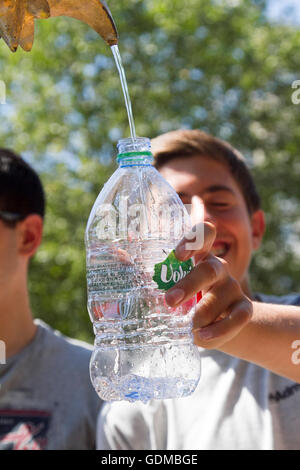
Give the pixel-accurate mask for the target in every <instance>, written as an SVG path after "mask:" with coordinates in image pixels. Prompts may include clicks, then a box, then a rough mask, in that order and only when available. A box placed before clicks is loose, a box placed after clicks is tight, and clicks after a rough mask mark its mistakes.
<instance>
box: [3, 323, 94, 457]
mask: <svg viewBox="0 0 300 470" xmlns="http://www.w3.org/2000/svg"><path fill="white" fill-rule="evenodd" d="M35 323H36V324H37V326H38V328H37V333H36V335H35V337H34V339H33V341H32V342H31V343H30V344H29V345H28V346H26V347H25V348H24V349H23V350H22V351H21V352H20V353H18V354H17V355H15V356H13V357H11V358H9V359H8V361H7V363H6V364H5V365H1V364H0V449H14V450H16V449H19V450H21V449H23V450H24V449H51V450H68V449H93V448H95V433H96V422H97V415H98V413H99V411H100V407H101V405H102V401H101V400H100V398H99V397H98V396H97V394H96V392H95V391H94V389H93V387H92V384H91V381H90V377H89V360H90V355H91V346H90V345H88V344H86V343H84V342H81V341H76V340H71V339H70V338H66V337H65V336H63V335H62V334H60V333H59V332H57V331H54V330H52V329H51V328H50V327H49V326H48V325H46V324H45V323H44V322H42V321H41V320H35Z"/></svg>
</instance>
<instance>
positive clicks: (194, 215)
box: [191, 196, 215, 225]
mask: <svg viewBox="0 0 300 470" xmlns="http://www.w3.org/2000/svg"><path fill="white" fill-rule="evenodd" d="M191 219H192V224H193V225H196V224H198V223H199V222H212V223H213V224H214V223H215V219H214V217H213V215H212V214H211V213H210V212H209V210H208V208H207V206H206V205H205V203H204V201H203V199H202V198H201V197H200V196H193V197H192V200H191Z"/></svg>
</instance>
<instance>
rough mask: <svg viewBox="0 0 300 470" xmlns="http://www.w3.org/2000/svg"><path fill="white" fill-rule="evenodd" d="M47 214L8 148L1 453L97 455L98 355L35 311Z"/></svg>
mask: <svg viewBox="0 0 300 470" xmlns="http://www.w3.org/2000/svg"><path fill="white" fill-rule="evenodd" d="M44 211H45V198H44V191H43V187H42V184H41V182H40V179H39V177H38V175H37V174H36V173H35V171H34V170H33V169H32V168H31V167H30V166H29V165H28V164H27V163H26V162H25V161H24V160H23V159H22V158H21V157H20V156H18V155H16V154H15V153H14V152H12V151H9V150H6V149H0V340H1V346H2V347H1V352H2V356H3V355H5V357H4V358H3V357H0V449H3V450H4V449H8V450H15V449H18V450H25V449H36V450H37V449H51V450H69V449H93V448H95V430H96V419H97V414H98V412H99V410H100V408H101V405H102V402H101V400H99V398H98V396H97V394H96V392H95V391H94V389H93V387H92V385H91V382H90V379H89V359H90V355H91V349H92V348H91V346H90V345H87V344H85V343H83V342H80V341H76V340H71V339H69V338H66V337H64V336H63V335H61V334H60V333H59V332H57V331H53V330H52V329H51V328H50V327H49V326H48V325H46V324H45V323H43V322H42V321H40V320H35V321H34V320H33V315H32V312H31V309H30V302H29V294H28V289H27V273H28V265H29V261H30V259H31V258H32V256H33V255H34V254H35V253H36V251H37V249H38V247H39V245H40V243H41V239H42V231H43V218H44ZM3 346H4V348H3Z"/></svg>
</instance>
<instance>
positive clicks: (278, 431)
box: [97, 294, 300, 450]
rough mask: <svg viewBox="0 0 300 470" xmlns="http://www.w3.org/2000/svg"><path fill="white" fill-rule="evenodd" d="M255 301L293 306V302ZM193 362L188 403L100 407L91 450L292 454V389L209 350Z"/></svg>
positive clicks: (295, 396) (295, 406)
mask: <svg viewBox="0 0 300 470" xmlns="http://www.w3.org/2000/svg"><path fill="white" fill-rule="evenodd" d="M256 298H257V300H260V301H262V302H266V303H277V304H290V305H300V295H291V296H287V297H274V296H265V295H261V294H259V295H257V297H256ZM297 339H299V340H300V338H297ZM292 352H293V350H292V349H291V354H292ZM201 358H202V374H201V379H200V382H199V385H198V387H197V389H196V391H195V392H194V393H193V394H192V395H191V396H189V397H186V398H181V399H172V400H161V401H155V400H153V401H151V402H149V403H148V404H146V405H145V404H143V403H141V402H136V403H132V404H131V403H128V402H115V403H112V404H106V405H105V406H104V407H103V409H102V413H101V415H100V416H99V421H98V430H97V448H98V449H135V450H139V449H145V450H191V449H195V450H196V449H197V450H198V449H199V450H216V449H226V450H227V449H234V450H246V449H251V450H254V449H258V450H259V449H261V450H271V449H291V450H292V449H299V448H300V436H299V429H300V384H296V383H294V382H292V381H290V380H288V379H286V378H283V377H280V376H278V375H276V374H273V373H272V372H270V371H268V370H266V369H263V368H261V367H259V366H257V365H255V364H252V363H249V362H246V361H243V360H241V359H237V358H234V357H233V356H230V355H227V354H224V353H222V352H219V351H216V350H205V349H201ZM299 367H300V366H299Z"/></svg>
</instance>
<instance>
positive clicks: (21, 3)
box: [0, 0, 118, 52]
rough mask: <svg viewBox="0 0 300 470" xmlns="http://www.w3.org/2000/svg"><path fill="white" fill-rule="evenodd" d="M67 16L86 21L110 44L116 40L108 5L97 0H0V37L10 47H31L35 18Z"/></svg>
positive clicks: (13, 50) (116, 41) (26, 49)
mask: <svg viewBox="0 0 300 470" xmlns="http://www.w3.org/2000/svg"><path fill="white" fill-rule="evenodd" d="M55 16H70V17H72V18H76V19H77V20H80V21H83V22H84V23H87V24H88V25H89V26H91V28H93V29H94V30H95V31H96V32H97V33H98V34H99V35H100V36H101V37H102V38H103V39H104V41H106V42H107V44H108V45H109V46H113V45H116V44H118V32H117V28H116V25H115V23H114V20H113V18H112V15H111V13H110V11H109V8H108V6H107V5H106V3H105V2H104V1H102V0H101V1H100V0H0V38H1V37H2V38H3V39H4V41H5V42H6V44H7V45H8V47H9V48H10V50H11V51H12V52H15V51H16V50H17V49H18V46H21V47H22V48H23V49H24V50H25V51H28V52H29V51H31V49H32V46H33V41H34V20H35V19H47V18H52V17H55Z"/></svg>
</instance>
